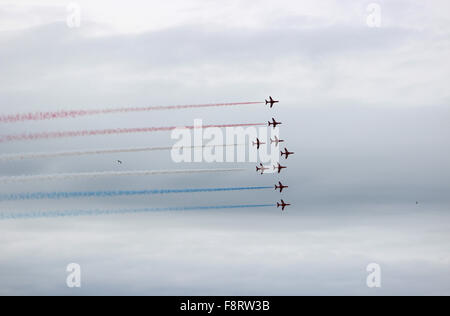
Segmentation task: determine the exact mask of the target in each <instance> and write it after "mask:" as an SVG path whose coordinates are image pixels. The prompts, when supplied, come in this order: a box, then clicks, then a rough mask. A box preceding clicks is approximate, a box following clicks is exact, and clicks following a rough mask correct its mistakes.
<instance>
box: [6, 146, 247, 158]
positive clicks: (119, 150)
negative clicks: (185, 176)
mask: <svg viewBox="0 0 450 316" xmlns="http://www.w3.org/2000/svg"><path fill="white" fill-rule="evenodd" d="M229 146H244V144H227V145H203V146H186V147H184V146H178V147H177V146H173V147H172V146H166V147H134V148H116V149H97V150H81V151H59V152H39V153H18V154H6V155H0V161H14V160H25V159H39V158H57V157H71V156H86V155H102V154H115V153H133V152H145V151H162V150H172V149H195V148H208V147H229Z"/></svg>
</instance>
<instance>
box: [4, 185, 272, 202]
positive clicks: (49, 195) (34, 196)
mask: <svg viewBox="0 0 450 316" xmlns="http://www.w3.org/2000/svg"><path fill="white" fill-rule="evenodd" d="M272 188H273V187H272V186H259V187H256V186H255V187H233V188H199V189H164V190H125V191H122V190H121V191H85V192H35V193H17V194H7V195H0V201H18V200H43V199H53V200H60V199H70V198H90V197H113V196H134V195H155V194H171V193H200V192H222V191H242V190H264V189H272Z"/></svg>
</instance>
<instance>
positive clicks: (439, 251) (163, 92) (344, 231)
mask: <svg viewBox="0 0 450 316" xmlns="http://www.w3.org/2000/svg"><path fill="white" fill-rule="evenodd" d="M70 3H71V2H70V1H67V2H64V1H57V0H42V1H21V0H19V1H18V0H15V1H5V0H0V110H1V111H0V114H1V115H7V114H15V113H26V112H30V111H31V112H36V111H54V110H62V109H67V110H68V109H98V108H115V107H126V106H133V107H134V106H152V105H174V104H199V103H215V102H239V101H263V100H264V98H267V97H268V95H273V96H274V97H276V98H279V99H280V100H281V103H279V104H277V105H276V106H275V108H274V109H272V110H270V109H268V108H267V107H266V106H264V105H261V104H260V105H246V106H239V107H229V108H208V109H195V110H179V111H159V112H146V113H126V114H109V115H102V116H89V117H83V118H78V119H68V120H49V121H38V122H21V123H0V135H9V134H19V133H35V132H44V131H48V132H51V131H59V130H81V129H102V128H116V127H151V126H165V125H171V126H172V125H192V124H193V121H194V119H198V118H201V119H203V121H204V123H205V124H227V123H248V122H252V123H253V122H266V121H267V120H268V119H270V118H271V117H273V116H274V117H276V118H277V119H278V120H280V121H282V122H283V123H284V124H283V126H282V128H281V129H280V135H281V137H282V138H284V139H286V146H287V147H288V148H289V150H291V151H295V153H296V155H295V156H292V157H289V160H288V161H287V162H284V161H283V163H286V164H287V165H288V167H289V169H288V172H286V173H282V174H281V175H280V176H278V175H270V174H269V175H265V176H258V175H257V174H256V173H255V172H254V165H255V164H254V163H245V162H244V163H230V162H228V163H211V164H207V163H204V162H203V163H178V164H177V163H174V162H172V160H171V157H170V152H168V151H160V152H141V153H121V154H109V155H96V156H80V157H65V158H61V157H60V158H51V159H32V160H23V161H0V175H1V176H2V177H10V176H17V175H40V174H54V173H70V172H74V173H75V172H90V171H125V170H145V169H151V170H158V169H191V168H235V167H238V168H245V169H246V171H243V172H238V173H225V174H213V175H211V174H209V175H205V174H203V175H166V176H149V177H120V178H114V177H112V178H98V179H69V180H67V179H66V180H58V181H44V182H36V181H35V182H33V181H30V182H27V183H0V190H1V195H5V194H12V193H25V192H38V191H39V192H53V191H86V190H133V189H179V188H207V187H233V186H261V185H262V186H265V185H268V186H272V185H273V184H274V183H275V182H277V181H278V180H281V181H283V182H285V183H286V184H288V185H289V189H288V190H287V191H286V192H284V193H283V194H282V197H283V198H284V199H285V200H286V201H287V202H290V203H292V204H293V205H292V207H291V208H289V209H288V210H287V211H286V212H285V213H283V214H281V213H280V211H279V210H277V209H276V208H255V209H233V210H212V211H211V210H203V211H186V212H155V213H145V214H129V215H110V216H94V217H76V218H70V217H66V218H41V219H21V220H18V219H16V220H1V221H0V294H1V295H11V294H20V295H23V294H33V295H36V294H44V295H47V294H57V295H80V294H89V295H95V294H151V295H158V294H159V295H161V294H164V295H222V294H223V295H299V294H320V295H330V294H360V295H380V294H392V295H399V294H424V295H431V294H440V295H442V294H447V295H449V294H450V285H449V284H450V252H449V243H450V214H449V212H448V211H449V209H450V195H449V194H448V192H450V165H449V161H450V146H449V145H450V139H449V135H450V133H449V132H450V125H449V124H448V122H449V119H450V109H449V103H450V92H449V91H450V90H449V89H448V82H449V79H450V64H449V62H448V56H449V55H450V54H449V53H450V20H449V18H448V12H449V11H450V4H449V2H448V1H419V0H416V1H397V0H394V1H377V2H375V4H376V6H375V7H377V8H379V9H380V11H379V13H380V15H379V16H378V15H377V17H379V20H377V19H375V20H376V21H379V22H380V23H379V25H377V26H378V27H371V26H374V25H373V21H374V20H373V19H372V17H373V14H376V12H374V11H371V10H368V7H369V8H373V6H370V4H371V3H372V1H347V0H346V1H331V0H330V1H326V0H320V1H287V0H281V1H280V0H278V1H267V0H264V1H261V0H258V1H256V0H245V1H243V0H240V1H237V0H232V1H215V0H214V1H195V0H183V1H181V0H171V1H165V2H161V1H137V0H135V1H128V2H127V3H126V4H125V3H123V2H121V1H103V0H102V1H82V0H79V1H76V2H73V4H72V5H70ZM74 8H75V9H77V8H79V9H80V25H79V27H69V26H70V25H72V26H73V24H70V23H68V20H69V22H72V23H73V22H74V20H73V19H72V18H71V16H72V14H73V13H74V12H75V11H74ZM377 12H378V11H377ZM75 24H76V23H75ZM75 26H77V25H75ZM173 144H174V140H172V139H171V137H170V133H168V132H158V133H142V134H129V135H114V136H95V137H78V138H69V139H56V140H54V139H53V140H36V141H17V142H5V143H0V155H4V154H13V153H22V152H25V153H28V152H47V151H49V152H50V151H51V152H53V151H65V150H92V149H98V148H121V147H145V146H171V145H173ZM117 159H120V160H122V161H123V162H124V163H123V164H122V165H118V164H117V163H116V161H117ZM279 198H280V194H279V193H276V192H274V191H272V190H266V191H250V192H220V193H196V194H177V195H161V196H134V197H115V198H89V199H65V200H38V201H0V211H1V212H2V213H11V212H13V213H14V212H26V211H36V210H40V211H49V210H74V209H76V210H90V209H117V208H124V209H129V208H144V207H172V206H197V205H224V204H254V203H257V204H260V203H262V204H266V203H270V204H271V203H274V202H276V201H277V200H278V199H279ZM416 201H418V202H419V204H416ZM69 263H78V264H79V265H80V266H81V269H82V270H81V271H82V273H81V276H82V286H81V288H68V287H67V285H66V277H67V275H68V273H67V272H66V267H67V265H68V264H69ZM370 263H377V264H379V265H380V267H381V277H382V283H381V285H382V286H381V288H369V287H367V285H366V278H367V276H368V272H367V271H366V267H367V265H368V264H370Z"/></svg>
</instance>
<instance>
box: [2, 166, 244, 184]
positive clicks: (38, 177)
mask: <svg viewBox="0 0 450 316" xmlns="http://www.w3.org/2000/svg"><path fill="white" fill-rule="evenodd" d="M245 170H246V169H244V168H228V169H220V168H219V169H180V170H131V171H103V172H80V173H60V174H48V175H31V176H12V177H0V183H11V182H27V181H44V180H63V179H79V178H98V177H108V176H151V175H162V174H192V173H215V172H237V171H245Z"/></svg>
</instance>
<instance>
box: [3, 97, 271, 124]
mask: <svg viewBox="0 0 450 316" xmlns="http://www.w3.org/2000/svg"><path fill="white" fill-rule="evenodd" d="M262 103H264V102H235V103H209V104H191V105H169V106H149V107H124V108H115V109H114V108H111V109H99V110H71V111H65V110H62V111H56V112H34V113H31V112H30V113H23V114H11V115H1V116H0V123H14V122H23V121H41V120H52V119H63V118H76V117H79V116H88V115H99V114H110V113H126V112H147V111H161V110H180V109H195V108H207V107H217V106H234V105H249V104H262Z"/></svg>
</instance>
